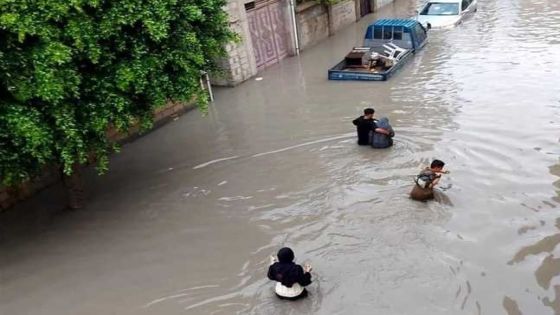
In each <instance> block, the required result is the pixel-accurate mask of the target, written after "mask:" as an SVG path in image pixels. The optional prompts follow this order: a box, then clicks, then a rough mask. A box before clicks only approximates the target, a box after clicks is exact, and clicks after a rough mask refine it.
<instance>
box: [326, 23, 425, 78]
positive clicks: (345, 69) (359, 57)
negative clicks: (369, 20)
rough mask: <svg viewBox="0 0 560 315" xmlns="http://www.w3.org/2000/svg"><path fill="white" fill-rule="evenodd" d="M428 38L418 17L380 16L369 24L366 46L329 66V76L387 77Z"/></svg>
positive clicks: (355, 48) (354, 49)
mask: <svg viewBox="0 0 560 315" xmlns="http://www.w3.org/2000/svg"><path fill="white" fill-rule="evenodd" d="M426 40H427V30H426V29H425V28H424V27H423V26H422V24H420V23H418V21H416V20H412V19H381V20H378V21H376V22H375V23H373V24H371V25H369V26H368V28H367V31H366V35H365V38H364V44H363V46H362V47H354V48H353V49H352V51H350V53H348V54H347V55H346V57H345V58H344V60H342V61H341V62H339V63H338V64H337V65H336V66H334V67H332V68H331V69H329V80H360V81H386V80H388V79H389V78H390V77H391V76H392V75H393V74H394V73H395V72H396V71H397V70H398V69H400V68H401V67H402V66H403V65H404V64H405V63H406V62H407V61H408V60H409V59H410V58H411V57H412V56H413V54H414V53H415V52H417V51H418V50H420V49H421V48H422V47H424V45H426Z"/></svg>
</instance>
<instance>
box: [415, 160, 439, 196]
mask: <svg viewBox="0 0 560 315" xmlns="http://www.w3.org/2000/svg"><path fill="white" fill-rule="evenodd" d="M444 166H445V163H444V162H443V161H440V160H433V161H432V164H431V165H430V167H426V168H425V169H424V170H423V171H422V172H420V174H418V176H416V177H415V178H414V182H415V185H414V188H412V191H411V192H410V198H412V199H414V200H418V201H425V200H429V199H433V198H434V187H435V186H436V185H437V184H438V183H439V179H440V178H441V174H447V173H448V172H447V171H444V170H443V167H444Z"/></svg>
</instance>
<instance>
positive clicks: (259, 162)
mask: <svg viewBox="0 0 560 315" xmlns="http://www.w3.org/2000/svg"><path fill="white" fill-rule="evenodd" d="M415 7H416V3H414V2H410V1H397V2H396V3H395V4H394V5H390V6H388V7H386V8H385V9H383V10H382V11H380V12H379V13H378V14H377V15H375V16H374V15H372V16H368V17H367V18H365V19H364V20H363V21H361V22H360V23H359V24H356V25H353V26H351V27H349V28H347V29H345V30H344V31H342V32H340V33H338V34H337V35H336V36H334V37H332V38H330V39H329V40H328V41H325V42H323V43H321V44H319V45H317V46H315V47H313V48H311V49H309V50H307V51H305V52H304V53H303V54H302V55H301V57H299V58H289V59H286V60H284V61H283V62H282V63H281V64H279V65H276V66H273V67H271V68H269V69H267V70H266V71H264V72H263V73H262V74H261V76H262V78H263V80H262V81H255V80H250V81H248V82H246V83H244V84H242V85H240V86H239V87H237V88H234V89H219V90H217V91H216V95H215V96H216V102H215V104H214V105H213V106H212V107H211V108H210V113H209V115H208V117H201V115H200V114H199V113H197V112H190V113H188V114H187V115H185V116H183V117H181V118H180V119H179V120H177V121H175V122H172V123H171V124H169V125H167V126H165V127H163V128H160V129H158V130H156V131H155V132H153V133H151V134H149V135H147V136H145V137H143V138H141V139H139V140H137V141H135V142H134V143H131V144H129V145H126V146H125V148H124V149H123V152H122V153H121V154H119V155H116V156H115V157H114V158H113V161H112V164H111V166H112V171H111V172H110V173H109V174H107V175H105V176H102V177H96V176H94V175H93V172H91V174H89V175H88V187H89V204H88V207H87V209H84V210H82V211H79V212H74V213H56V214H51V213H52V212H49V210H50V209H56V208H57V207H58V206H59V203H58V201H57V200H59V199H58V197H59V194H60V191H59V188H58V187H54V188H52V189H49V190H47V191H45V192H44V193H42V194H41V195H40V196H38V197H37V198H34V199H33V200H31V201H29V202H27V203H25V204H23V205H21V206H20V207H18V208H16V209H14V211H11V212H9V213H8V214H4V215H3V216H2V217H1V222H2V223H1V225H0V226H2V234H0V235H1V236H2V239H1V242H0V255H1V256H0V313H1V314H6V315H8V314H9V315H19V314H56V315H65V314H72V315H75V314H87V315H89V314H92V315H93V314H96V315H97V314H383V315H400V314H403V315H405V314H406V315H423V314H429V315H437V314H442V315H443V314H445V315H448V314H491V315H494V314H509V315H512V314H525V315H536V314H560V277H558V276H559V274H560V262H559V259H560V247H558V243H560V224H559V223H558V222H557V219H558V218H559V217H560V213H559V207H558V206H559V202H560V197H559V193H558V192H559V189H560V184H559V183H560V181H559V179H558V178H559V176H560V162H559V155H560V147H559V145H558V142H559V132H558V131H559V127H560V72H559V69H560V2H557V1H554V0H549V1H545V0H541V1H537V0H496V1H481V3H480V5H479V11H478V12H477V13H476V14H475V16H474V17H473V18H471V19H469V20H468V21H466V22H465V23H464V24H463V25H460V26H459V27H457V28H454V29H449V30H443V31H433V32H431V34H430V42H429V45H428V46H427V47H426V48H425V49H424V50H423V51H422V52H420V53H419V54H418V55H417V56H416V57H415V58H414V59H413V60H412V61H411V62H410V64H408V65H406V66H405V67H404V68H403V69H402V71H400V72H399V73H398V74H397V75H396V76H395V77H393V78H392V79H391V80H390V81H389V82H387V83H364V82H328V81H326V79H325V78H326V70H327V68H328V67H330V66H332V65H333V64H335V63H336V62H337V61H338V60H339V59H340V58H341V57H342V56H343V55H344V54H345V53H346V52H347V50H348V49H349V48H350V47H351V46H353V45H355V44H357V43H359V42H360V41H361V37H362V35H363V33H364V29H365V27H366V25H367V23H368V22H369V21H372V20H374V19H376V18H377V17H380V16H407V15H410V14H412V12H413V11H414V9H415ZM368 104H373V106H374V107H375V108H376V110H377V113H378V116H387V117H389V118H390V119H391V122H392V124H393V126H394V128H395V130H396V133H397V136H396V138H395V140H396V141H395V146H394V147H393V148H391V149H388V150H378V151H375V150H372V149H369V148H364V147H358V146H357V145H356V144H355V139H354V129H353V126H352V125H351V120H352V118H354V117H355V116H357V115H358V114H359V112H360V110H361V109H362V108H363V107H365V106H367V105H368ZM435 157H437V158H440V159H443V160H444V161H446V162H447V165H448V169H449V170H451V174H449V175H446V176H444V179H443V180H442V186H443V187H444V188H448V189H446V190H445V191H440V194H439V199H438V201H434V202H428V203H421V202H414V201H411V200H410V199H408V196H407V193H408V192H409V190H410V188H411V185H412V176H413V175H414V174H415V173H417V172H418V171H419V170H420V168H421V167H422V166H424V165H425V164H427V163H428V162H429V161H430V159H432V158H435ZM24 213H25V214H24ZM285 245H288V246H291V247H292V248H293V249H294V250H295V252H296V256H297V257H296V258H297V261H298V262H301V263H303V262H310V263H312V265H313V267H314V271H313V277H314V282H313V284H312V285H311V286H310V287H309V291H310V297H309V298H308V299H306V300H304V301H300V302H296V303H287V302H284V301H279V300H277V299H276V298H275V297H274V295H273V291H272V287H273V284H272V283H271V282H269V281H267V280H266V279H265V274H266V269H267V262H268V256H269V255H270V254H273V253H275V252H276V250H277V249H278V248H280V247H281V246H285Z"/></svg>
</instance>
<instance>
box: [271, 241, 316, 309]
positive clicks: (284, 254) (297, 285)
mask: <svg viewBox="0 0 560 315" xmlns="http://www.w3.org/2000/svg"><path fill="white" fill-rule="evenodd" d="M277 256H278V259H276V257H274V256H271V257H270V258H271V265H270V267H269V268H268V279H270V280H273V281H276V287H275V288H274V292H276V295H277V296H278V297H279V298H281V299H284V300H291V301H294V300H297V299H300V298H304V297H306V296H307V290H305V288H304V287H305V286H307V285H309V284H311V274H310V272H311V266H310V265H308V264H306V265H305V266H304V267H301V266H300V265H296V264H295V263H294V252H293V251H292V250H291V249H290V248H288V247H284V248H282V249H280V250H279V251H278V255H277Z"/></svg>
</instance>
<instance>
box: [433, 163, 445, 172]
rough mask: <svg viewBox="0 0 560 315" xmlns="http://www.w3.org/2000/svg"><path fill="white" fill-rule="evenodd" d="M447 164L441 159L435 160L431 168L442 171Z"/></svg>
mask: <svg viewBox="0 0 560 315" xmlns="http://www.w3.org/2000/svg"><path fill="white" fill-rule="evenodd" d="M444 166H445V163H443V161H441V160H433V161H432V164H430V168H431V169H432V171H436V172H439V171H442V170H443V167H444Z"/></svg>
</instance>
